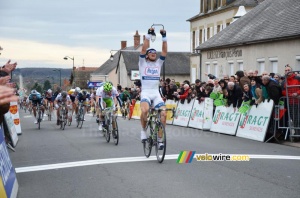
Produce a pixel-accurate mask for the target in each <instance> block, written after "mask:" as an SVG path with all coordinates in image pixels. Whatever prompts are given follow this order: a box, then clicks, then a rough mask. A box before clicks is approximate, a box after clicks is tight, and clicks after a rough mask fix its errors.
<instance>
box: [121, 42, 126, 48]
mask: <svg viewBox="0 0 300 198" xmlns="http://www.w3.org/2000/svg"><path fill="white" fill-rule="evenodd" d="M126 47H127V41H121V49H124V48H126Z"/></svg>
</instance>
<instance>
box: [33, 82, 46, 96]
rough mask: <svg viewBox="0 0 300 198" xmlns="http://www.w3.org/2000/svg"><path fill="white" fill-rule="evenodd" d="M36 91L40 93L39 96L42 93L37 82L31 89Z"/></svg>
mask: <svg viewBox="0 0 300 198" xmlns="http://www.w3.org/2000/svg"><path fill="white" fill-rule="evenodd" d="M33 89H35V90H37V91H38V92H40V93H41V94H42V93H43V88H42V86H41V85H40V84H38V83H37V82H36V83H35V84H34V85H33V87H32V88H31V90H33Z"/></svg>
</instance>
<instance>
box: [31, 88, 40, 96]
mask: <svg viewBox="0 0 300 198" xmlns="http://www.w3.org/2000/svg"><path fill="white" fill-rule="evenodd" d="M30 93H31V94H32V95H36V94H37V93H38V92H37V91H36V90H35V89H34V90H32V91H31V92H30Z"/></svg>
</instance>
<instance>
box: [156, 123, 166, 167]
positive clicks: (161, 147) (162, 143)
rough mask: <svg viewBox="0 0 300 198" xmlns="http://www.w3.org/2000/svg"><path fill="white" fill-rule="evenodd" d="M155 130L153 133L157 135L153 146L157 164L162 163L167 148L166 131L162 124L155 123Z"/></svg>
mask: <svg viewBox="0 0 300 198" xmlns="http://www.w3.org/2000/svg"><path fill="white" fill-rule="evenodd" d="M155 130H156V132H155V133H157V135H156V144H155V151H156V158H157V161H158V162H159V163H162V162H163V161H164V158H165V155H166V148H167V137H166V130H165V127H164V125H163V124H162V123H157V124H156V126H155Z"/></svg>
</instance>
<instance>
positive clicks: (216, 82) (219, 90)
mask: <svg viewBox="0 0 300 198" xmlns="http://www.w3.org/2000/svg"><path fill="white" fill-rule="evenodd" d="M213 92H215V93H222V87H221V86H220V84H219V79H217V78H216V79H215V80H214V88H213Z"/></svg>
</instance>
